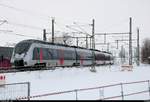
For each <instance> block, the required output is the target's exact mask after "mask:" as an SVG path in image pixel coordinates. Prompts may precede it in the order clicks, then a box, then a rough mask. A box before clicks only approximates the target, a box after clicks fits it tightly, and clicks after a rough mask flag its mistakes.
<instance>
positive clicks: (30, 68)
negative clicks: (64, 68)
mask: <svg viewBox="0 0 150 102" xmlns="http://www.w3.org/2000/svg"><path fill="white" fill-rule="evenodd" d="M55 69H57V68H56V67H49V68H47V67H12V68H9V69H0V73H15V72H26V71H38V70H55Z"/></svg>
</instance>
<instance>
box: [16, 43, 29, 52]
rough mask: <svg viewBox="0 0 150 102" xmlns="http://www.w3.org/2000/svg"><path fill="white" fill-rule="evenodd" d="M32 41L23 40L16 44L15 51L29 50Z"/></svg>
mask: <svg viewBox="0 0 150 102" xmlns="http://www.w3.org/2000/svg"><path fill="white" fill-rule="evenodd" d="M30 45H31V43H28V42H21V43H19V44H17V45H16V47H15V53H18V54H22V53H25V52H27V51H28V49H29V47H30Z"/></svg>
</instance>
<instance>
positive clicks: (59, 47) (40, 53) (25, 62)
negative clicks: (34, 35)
mask: <svg viewBox="0 0 150 102" xmlns="http://www.w3.org/2000/svg"><path fill="white" fill-rule="evenodd" d="M93 61H94V64H95V65H102V64H103V65H104V64H113V56H112V54H111V53H108V52H102V51H99V50H92V49H86V48H81V47H76V46H69V45H63V44H53V43H50V42H44V41H40V40H33V39H29V40H23V41H21V42H19V43H18V44H17V45H16V46H15V48H14V50H13V54H12V57H11V63H12V65H14V66H39V65H44V66H45V67H54V66H62V67H66V66H89V65H92V64H93Z"/></svg>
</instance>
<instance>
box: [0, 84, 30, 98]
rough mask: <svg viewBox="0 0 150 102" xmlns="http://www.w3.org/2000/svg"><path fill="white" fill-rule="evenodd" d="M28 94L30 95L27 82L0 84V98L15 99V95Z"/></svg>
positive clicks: (27, 95) (26, 95) (22, 95)
mask: <svg viewBox="0 0 150 102" xmlns="http://www.w3.org/2000/svg"><path fill="white" fill-rule="evenodd" d="M29 96H30V83H29V82H22V83H11V84H1V85H0V100H16V98H17V97H29ZM28 100H29V99H28Z"/></svg>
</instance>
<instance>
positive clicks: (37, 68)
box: [0, 65, 107, 73]
mask: <svg viewBox="0 0 150 102" xmlns="http://www.w3.org/2000/svg"><path fill="white" fill-rule="evenodd" d="M96 66H107V65H96ZM73 67H75V68H83V67H84V68H89V67H91V65H88V66H68V67H62V66H57V67H44V66H34V67H29V66H28V67H25V66H23V67H10V68H5V69H0V73H16V72H26V71H40V70H55V69H60V68H62V69H66V68H73Z"/></svg>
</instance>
